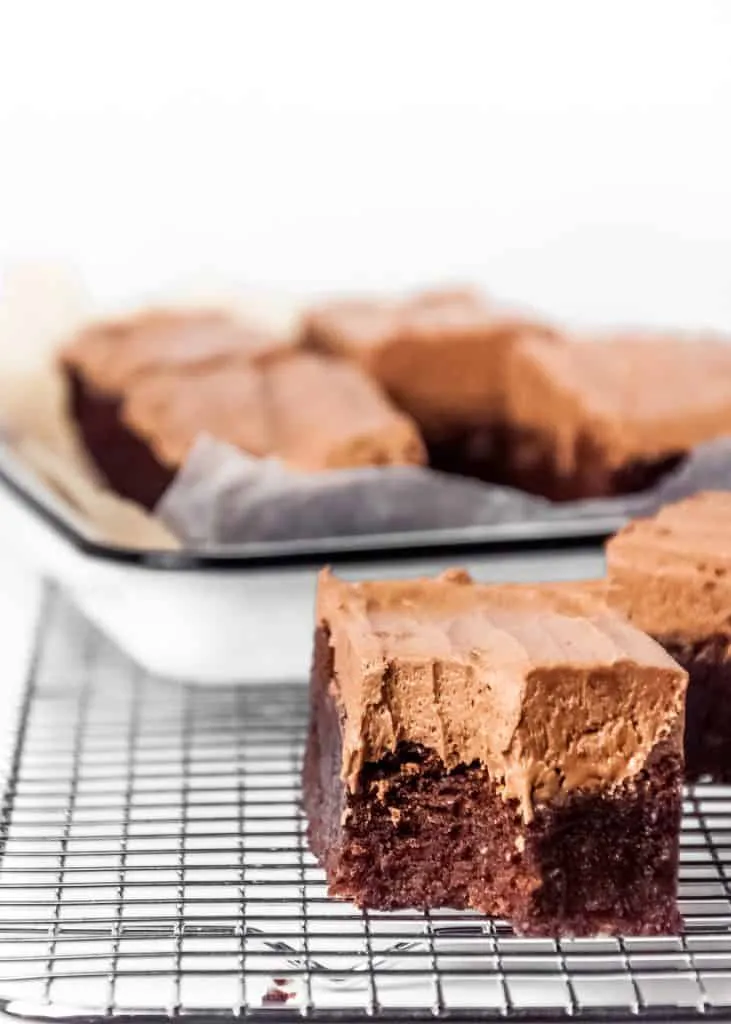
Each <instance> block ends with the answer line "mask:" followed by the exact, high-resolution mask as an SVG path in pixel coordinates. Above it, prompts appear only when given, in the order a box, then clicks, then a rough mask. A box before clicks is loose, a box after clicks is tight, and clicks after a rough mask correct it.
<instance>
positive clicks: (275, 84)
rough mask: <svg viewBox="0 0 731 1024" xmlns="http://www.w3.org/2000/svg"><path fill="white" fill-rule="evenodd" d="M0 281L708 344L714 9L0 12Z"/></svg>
mask: <svg viewBox="0 0 731 1024" xmlns="http://www.w3.org/2000/svg"><path fill="white" fill-rule="evenodd" d="M0 12H1V24H0V146H1V147H2V150H1V152H0V184H1V188H0V268H1V267H2V266H5V265H7V263H8V261H9V260H16V259H18V258H26V259H33V258H37V257H39V256H43V257H44V258H47V259H54V260H55V259H62V260H70V261H72V262H73V263H74V264H75V265H76V266H77V267H78V268H79V269H80V271H81V272H82V273H83V275H84V278H85V279H86V280H87V281H89V282H91V284H92V285H93V287H94V289H95V291H96V292H97V293H98V294H101V295H104V296H115V295H117V294H127V293H129V292H132V291H140V290H146V289H150V288H153V287H156V286H158V285H160V284H166V283H168V282H169V281H171V280H172V281H174V280H177V279H179V278H181V277H189V276H200V275H201V274H213V275H216V274H221V273H223V274H225V275H227V276H234V277H237V278H240V279H242V280H244V281H246V282H248V283H253V284H257V285H262V286H284V287H288V288H295V289H297V290H305V291H310V290H313V289H317V290H327V289H331V288H335V287H349V288H357V287H380V286H385V287H390V286H396V285H402V284H408V283H411V282H422V281H425V280H435V279H436V280H438V279H441V278H445V277H450V278H461V279H464V278H470V279H475V280H477V281H480V282H481V283H484V284H485V285H486V286H487V287H488V288H489V289H490V290H492V291H493V292H494V293H496V294H497V295H498V296H503V297H506V298H513V299H519V300H524V301H526V302H528V303H531V304H534V305H537V306H539V307H542V308H545V309H546V310H548V311H550V312H553V313H555V314H557V315H560V316H564V317H567V318H578V319H581V320H584V321H592V320H596V321H608V320H609V321H624V322H629V321H639V320H642V321H649V322H656V323H676V322H677V323H684V324H691V325H692V324H695V323H709V324H720V325H727V326H728V327H731V201H730V200H731V131H730V125H731V116H730V115H731V3H728V2H726V0H681V2H679V0H613V2H606V3H605V2H598V0H594V2H588V0H576V2H574V0H551V2H546V0H534V2H529V0H509V2H508V0H500V2H490V0H474V2H470V0H440V2H429V0H371V2H369V3H353V2H350V3H348V2H344V0H333V2H324V0H291V2H285V0H259V2H256V0H248V2H246V0H231V2H226V0H197V2H193V3H185V2H183V0H170V2H167V0H126V2H116V3H115V2H113V0H105V2H99V0H63V2H62V3H59V2H57V0H46V2H42V0H22V2H21V0H4V2H3V0H0Z"/></svg>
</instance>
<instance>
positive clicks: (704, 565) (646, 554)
mask: <svg viewBox="0 0 731 1024" xmlns="http://www.w3.org/2000/svg"><path fill="white" fill-rule="evenodd" d="M607 573H608V577H609V580H610V582H611V583H612V584H613V585H614V589H613V591H612V603H613V604H614V605H615V606H617V607H618V608H620V609H621V610H622V611H624V612H625V613H626V614H627V615H628V616H629V617H630V618H631V620H632V621H633V622H635V623H636V624H637V626H638V627H639V628H640V629H643V630H645V631H646V632H648V633H651V634H652V635H653V636H657V637H662V638H663V639H665V638H678V639H685V640H688V641H691V642H692V641H695V640H702V639H704V638H705V637H708V636H710V635H717V636H718V635H720V636H723V635H728V636H729V637H730V638H731V494H729V493H728V492H707V493H704V494H698V495H696V496H695V497H692V498H687V499H686V500H684V501H679V502H677V503H676V504H673V505H666V506H665V508H663V509H661V511H660V512H658V513H657V515H655V516H654V517H652V518H650V519H637V520H635V521H634V522H632V523H630V524H629V525H628V526H626V527H625V528H624V529H623V530H620V531H619V533H618V534H617V535H616V536H615V537H613V538H612V539H611V540H610V541H609V542H608V544H607Z"/></svg>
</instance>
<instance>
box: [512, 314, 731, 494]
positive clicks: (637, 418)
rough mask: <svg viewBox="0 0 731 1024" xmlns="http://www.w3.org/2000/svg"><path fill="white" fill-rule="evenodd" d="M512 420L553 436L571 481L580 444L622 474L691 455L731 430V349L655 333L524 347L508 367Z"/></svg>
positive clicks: (534, 342)
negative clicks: (636, 465) (584, 440)
mask: <svg viewBox="0 0 731 1024" xmlns="http://www.w3.org/2000/svg"><path fill="white" fill-rule="evenodd" d="M508 415H509V419H510V421H511V422H512V423H514V424H516V425H517V426H521V427H526V428H529V429H532V430H539V431H541V432H542V433H544V434H547V435H550V436H551V437H552V439H553V448H554V450H555V453H556V461H557V465H558V466H559V468H560V469H562V470H563V471H564V472H565V473H566V474H570V473H571V472H573V471H574V470H575V469H576V460H577V456H578V454H579V453H578V449H577V443H576V442H577V438H579V437H581V436H589V437H591V438H592V440H593V441H594V442H595V443H596V444H598V445H599V446H600V447H601V450H602V452H603V453H604V455H603V457H604V458H605V460H606V461H607V463H608V464H609V465H610V466H615V467H620V466H622V465H623V464H625V463H627V462H629V461H631V460H633V459H637V460H643V459H659V458H662V457H663V456H664V455H666V454H671V453H672V454H674V453H683V452H687V451H689V450H690V449H691V448H692V447H694V446H695V445H697V444H699V443H700V442H701V441H705V440H708V439H710V438H714V437H718V436H719V435H721V434H725V433H729V432H730V431H731V344H728V342H727V341H724V340H723V339H721V338H719V337H717V336H715V335H704V336H690V335H687V336H683V335H675V336H671V335H663V334H650V333H644V334H637V333H635V334H629V333H628V334H623V335H614V336H604V337H597V338H593V339H588V338H587V339H583V340H582V339H563V340H562V341H561V342H560V343H558V344H550V345H547V344H545V342H541V340H540V339H535V338H533V339H525V340H524V341H523V342H521V345H520V347H519V348H518V349H516V352H515V354H514V358H513V360H512V361H511V364H510V383H509V388H508Z"/></svg>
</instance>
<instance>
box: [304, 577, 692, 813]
mask: <svg viewBox="0 0 731 1024" xmlns="http://www.w3.org/2000/svg"><path fill="white" fill-rule="evenodd" d="M595 591H596V584H592V585H590V586H589V587H588V588H585V587H582V586H581V585H577V584H554V585H544V586H522V585H517V584H516V585H505V586H481V585H477V584H473V583H472V582H471V580H470V578H469V576H468V575H467V574H465V573H461V572H459V571H452V572H450V573H447V574H445V575H444V576H441V577H438V578H436V579H420V580H412V581H384V582H366V583H345V582H342V581H340V580H338V579H336V578H335V577H334V576H332V575H331V574H330V573H329V572H328V571H325V572H323V573H322V574H321V576H320V581H319V589H318V598H317V620H318V624H319V625H321V626H324V627H325V629H326V630H327V631H328V632H329V635H330V642H331V645H332V647H333V655H334V679H333V682H332V685H333V687H334V689H335V693H336V698H337V701H338V703H339V706H340V708H341V713H342V716H343V731H344V735H343V765H342V776H343V778H344V780H346V782H347V785H348V786H349V787H350V788H351V789H357V787H358V782H359V775H360V771H361V768H362V767H363V765H364V764H365V763H366V762H368V761H377V760H379V759H380V758H381V757H383V756H384V755H385V754H386V753H389V752H393V751H395V749H396V748H397V746H398V744H399V743H400V742H406V743H416V744H421V745H423V746H424V747H427V748H429V749H430V750H434V751H435V752H436V753H437V754H438V756H439V757H440V758H441V760H442V761H443V762H444V764H445V765H447V766H448V767H450V768H452V767H455V766H457V765H458V764H472V763H473V762H479V763H480V764H482V765H484V766H486V767H487V768H488V770H489V771H490V774H491V775H492V777H493V778H494V779H495V780H496V781H498V783H499V784H500V785H501V788H502V792H503V795H504V797H505V798H506V799H508V798H516V799H517V800H519V801H520V806H521V808H522V813H523V815H524V817H525V818H526V819H527V820H530V818H531V817H532V815H533V813H534V807H535V806H536V805H537V804H541V803H544V802H546V801H549V800H551V799H554V798H555V797H557V796H559V795H560V794H561V793H563V792H566V791H568V790H572V789H575V788H595V787H601V786H611V785H614V784H617V783H619V782H621V781H622V780H624V779H627V778H628V777H631V776H632V775H634V774H636V773H637V772H639V771H641V770H642V768H643V766H644V764H645V762H646V760H647V758H648V756H649V754H650V753H651V751H652V750H653V748H654V747H655V746H656V744H657V743H658V742H659V741H660V740H662V739H663V738H666V737H668V736H671V735H675V733H676V731H677V730H678V728H679V725H682V720H683V711H684V696H685V688H686V683H687V677H686V674H685V673H684V672H683V670H682V669H680V668H679V667H678V666H677V665H676V664H675V662H674V661H672V659H671V658H670V657H669V656H668V655H667V654H666V653H665V652H664V651H663V650H662V648H661V647H660V646H659V645H658V644H656V643H654V641H652V640H651V639H650V638H649V637H647V636H646V635H644V634H643V633H641V632H640V631H639V630H637V629H635V628H634V627H632V626H631V625H630V624H629V623H627V622H626V621H625V620H623V619H622V618H621V617H620V616H618V615H617V614H616V613H614V612H613V611H611V610H610V609H609V608H608V607H607V606H606V605H605V604H604V603H603V601H602V599H601V596H599V597H597V595H596V592H595ZM602 593H603V590H602Z"/></svg>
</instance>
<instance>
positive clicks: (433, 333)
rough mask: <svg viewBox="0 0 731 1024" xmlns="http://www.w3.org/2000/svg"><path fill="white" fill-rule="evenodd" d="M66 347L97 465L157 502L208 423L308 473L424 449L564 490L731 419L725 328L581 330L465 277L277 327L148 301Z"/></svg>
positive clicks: (137, 496) (602, 486) (602, 491)
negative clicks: (446, 286)
mask: <svg viewBox="0 0 731 1024" xmlns="http://www.w3.org/2000/svg"><path fill="white" fill-rule="evenodd" d="M61 362H62V366H63V368H64V371H65V373H66V375H67V378H68V380H69V383H70V395H71V409H72V413H73V416H74V418H75V420H76V422H77V424H78V426H79V428H80V431H81V434H82V437H83V440H84V442H85V444H86V447H87V450H88V451H89V453H90V454H91V456H92V458H93V460H94V462H95V463H96V465H97V467H98V468H99V470H100V472H101V473H102V475H103V476H104V477H105V478H106V480H107V481H108V482H109V483H110V484H111V486H112V487H113V488H114V489H115V490H117V491H119V492H120V493H122V494H123V495H125V496H126V497H130V498H132V499H134V500H137V501H139V502H141V503H142V504H144V505H146V506H148V507H152V506H153V505H154V504H155V503H156V502H157V500H158V499H159V498H160V496H161V494H162V492H163V491H164V490H165V488H166V487H167V486H168V484H169V483H170V482H171V480H172V478H173V476H174V475H175V472H176V471H177V469H178V468H179V467H180V465H181V464H182V463H183V462H184V460H185V458H186V456H187V454H188V453H189V451H190V449H191V448H192V446H193V443H194V441H195V439H196V437H197V436H198V435H199V434H201V433H207V434H209V435H212V436H214V437H216V438H218V439H220V440H222V441H225V442H227V443H229V444H231V445H234V446H236V447H238V448H240V449H242V450H243V451H245V452H249V453H251V454H253V455H256V456H266V455H275V456H277V457H279V458H280V459H282V460H283V461H284V462H285V463H287V464H288V465H289V466H291V467H292V468H294V469H298V470H302V471H308V472H312V471H317V470H323V469H333V468H344V467H355V466H380V465H404V464H414V465H423V464H425V463H428V464H429V465H431V466H433V467H434V468H436V469H440V470H444V471H448V472H455V473H460V474H464V475H469V476H475V477H478V478H480V479H483V480H488V481H494V482H498V483H503V484H509V485H512V486H515V487H518V488H520V489H523V490H525V491H528V492H531V493H535V494H539V495H543V496H545V497H547V498H550V499H553V500H557V501H562V500H569V499H574V498H588V497H597V496H606V495H613V494H619V493H626V492H630V491H633V490H638V489H641V488H643V487H645V486H648V485H649V484H651V483H652V482H653V481H654V480H656V479H657V477H658V476H659V475H660V474H662V473H663V472H665V471H666V470H668V469H670V468H671V467H673V466H674V465H676V464H677V463H678V462H679V461H680V460H681V459H682V458H683V457H684V456H685V455H686V454H687V453H688V452H689V450H690V449H691V448H693V447H694V446H695V445H697V444H698V443H699V442H701V441H704V440H708V439H711V438H713V437H717V436H719V435H721V434H725V433H731V345H728V344H726V343H725V342H724V341H722V340H721V339H718V338H716V337H713V336H700V337H698V336H696V337H693V338H690V337H684V336H681V335H677V334H676V335H668V334H657V335H653V334H645V335H639V336H638V335H628V334H626V333H625V334H620V335H615V336H605V337H596V338H586V339H578V338H574V337H569V336H567V335H566V334H564V333H562V332H560V331H558V330H557V329H556V328H554V327H551V326H549V325H547V324H545V323H542V322H540V321H538V320H536V319H535V318H530V317H526V316H524V315H519V314H516V313H514V312H512V311H510V310H505V309H502V308H501V307H498V306H495V305H493V304H491V303H490V302H488V301H487V300H486V299H485V298H484V297H483V296H482V295H480V294H479V293H477V292H474V291H471V290H467V289H463V290H457V291H431V292H423V293H420V294H417V295H414V296H411V297H407V298H403V299H398V300H396V299H388V300H387V299H381V300H376V299H368V300H363V299H361V300H352V301H339V302H333V303H331V304H329V305H326V306H323V307H321V308H315V309H312V310H310V311H309V312H307V313H306V314H305V315H304V316H303V317H302V321H301V324H300V328H299V330H298V332H297V334H296V336H295V337H293V338H286V339H284V338H279V337H275V336H273V335H269V334H267V333H266V332H263V331H262V330H260V329H258V328H256V327H253V326H252V325H250V324H246V323H243V322H241V321H240V320H238V319H235V318H234V317H232V316H229V315H226V314H223V313H214V312H205V311H199V312H189V313H184V312H170V311H167V312H165V311H162V312H150V313H144V314H141V315H139V316H137V317H132V318H130V319H128V320H124V321H118V322H113V323H102V324H98V325H95V326H93V327H91V328H90V329H88V330H86V331H84V332H83V333H82V334H81V335H79V336H78V337H76V338H75V339H73V340H72V342H71V343H70V344H69V345H68V346H67V347H66V348H65V350H64V351H63V353H62V356H61Z"/></svg>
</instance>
